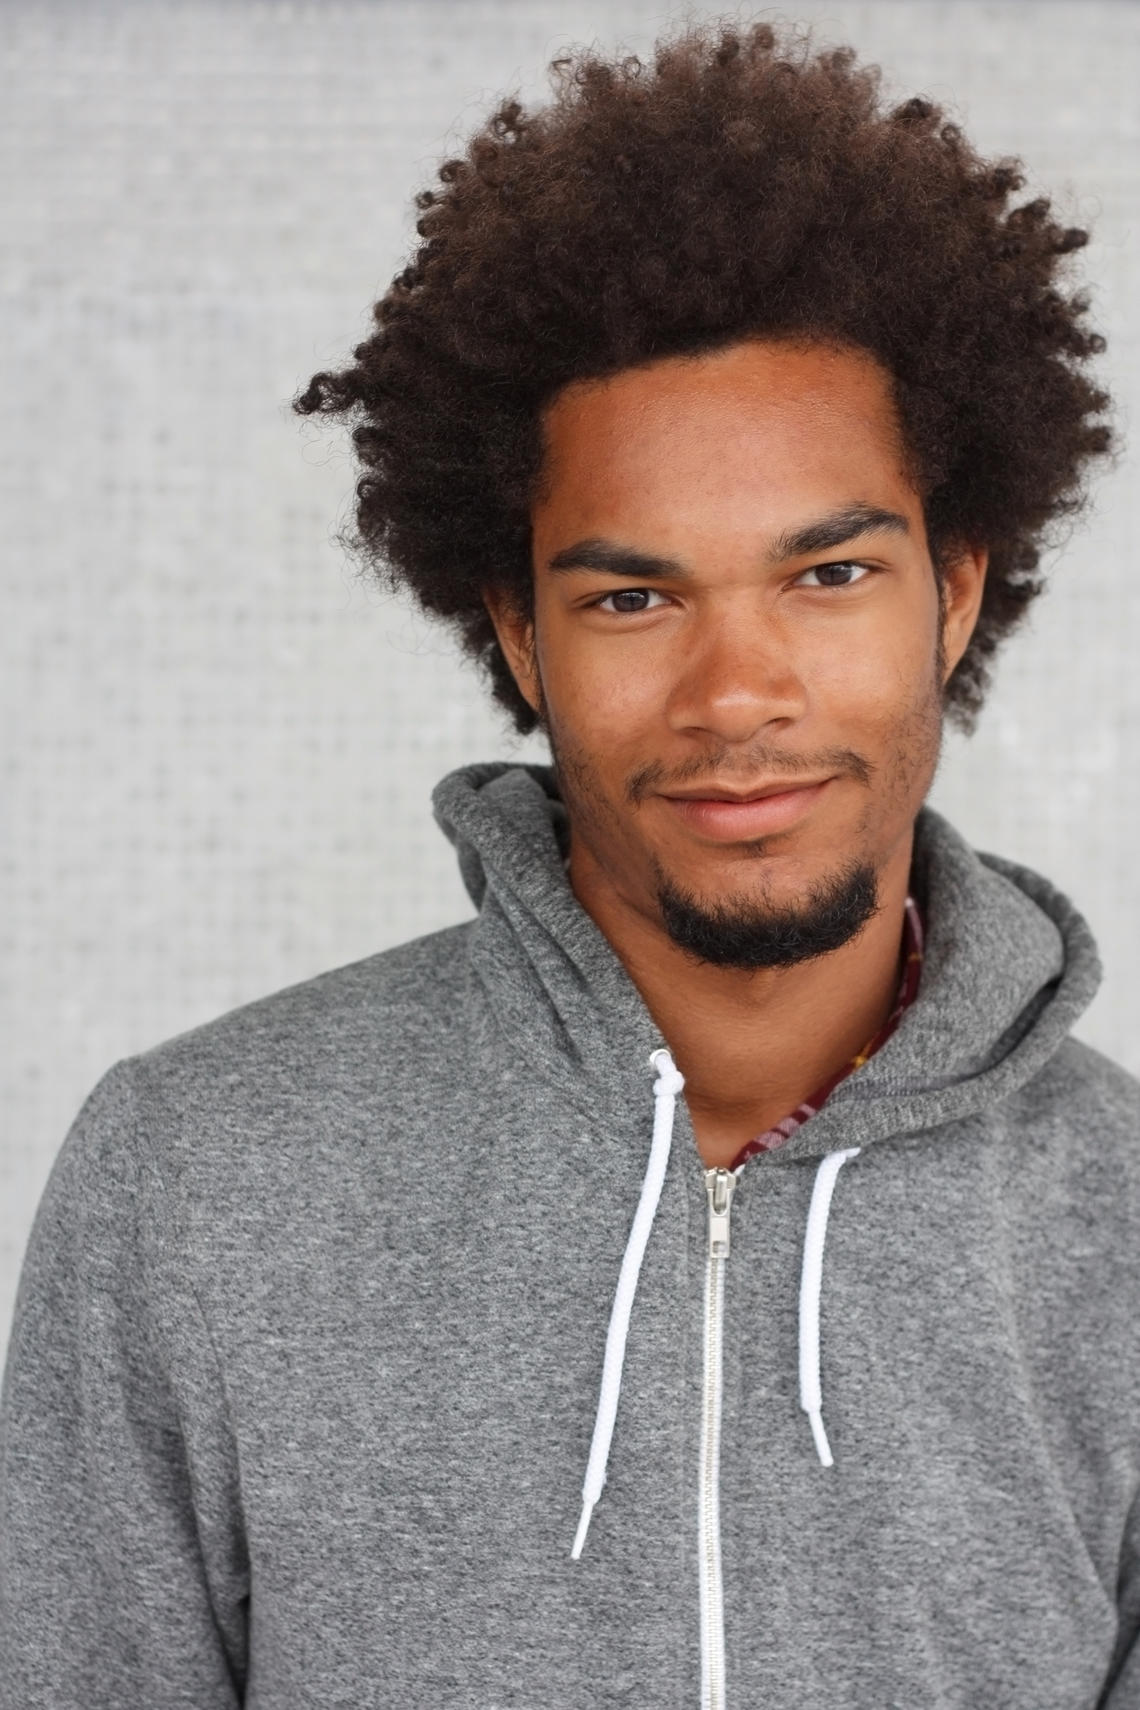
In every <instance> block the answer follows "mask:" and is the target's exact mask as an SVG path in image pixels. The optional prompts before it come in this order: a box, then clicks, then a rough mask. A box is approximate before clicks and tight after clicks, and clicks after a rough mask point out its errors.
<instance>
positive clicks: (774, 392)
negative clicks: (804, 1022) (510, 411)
mask: <svg viewBox="0 0 1140 1710" xmlns="http://www.w3.org/2000/svg"><path fill="white" fill-rule="evenodd" d="M544 425H545V434H546V446H547V457H546V462H545V466H544V477H545V479H544V483H543V490H542V494H541V497H540V498H539V499H538V501H537V503H536V504H535V506H534V510H533V519H532V520H533V561H534V622H533V627H530V626H528V625H526V624H524V623H523V622H522V621H521V620H520V619H519V618H518V617H512V616H511V614H510V613H509V612H506V611H505V610H504V609H503V608H502V607H501V606H500V605H499V604H498V603H497V602H492V604H493V611H494V615H495V617H496V623H497V626H498V629H499V634H500V638H501V640H502V641H503V644H504V646H505V648H506V651H507V656H508V658H509V660H510V661H511V664H512V668H513V669H514V671H515V674H516V677H517V679H518V681H519V684H520V687H521V688H522V691H523V693H524V694H525V695H526V696H527V698H528V700H529V701H530V702H531V704H532V705H533V706H535V707H536V708H538V709H539V710H540V712H541V715H542V718H543V721H544V724H545V726H546V729H547V733H548V735H549V738H550V742H551V746H552V750H553V753H554V758H555V762H556V765H557V768H558V773H559V777H560V781H561V787H562V790H563V795H564V799H565V801H566V805H567V808H568V811H569V816H570V824H571V838H572V872H573V874H574V877H575V884H576V888H578V889H579V894H580V895H582V894H583V887H584V888H585V890H586V891H587V892H589V893H591V894H593V895H594V896H597V895H598V890H599V887H601V888H602V889H604V890H605V891H606V892H607V893H608V895H609V897H610V899H611V901H613V902H615V903H617V904H619V905H620V906H623V907H625V908H627V909H630V908H631V909H633V910H635V911H636V912H637V913H638V914H640V915H642V916H644V917H646V918H647V919H649V920H652V921H654V922H655V923H657V924H658V925H661V924H664V925H665V927H666V929H667V930H669V931H670V933H671V934H672V935H673V936H674V937H676V938H677V939H678V941H679V942H684V933H685V931H686V930H687V928H685V926H684V923H683V921H684V917H685V916H686V914H687V916H688V918H689V921H690V926H691V923H692V920H693V919H696V920H698V921H700V920H701V919H705V920H707V921H710V922H713V923H714V925H715V923H716V922H717V921H719V922H720V923H721V924H722V925H724V924H726V923H727V924H728V926H729V928H730V934H729V935H730V937H731V929H732V923H733V922H735V923H736V928H743V929H744V930H745V935H746V936H747V928H748V924H749V923H750V922H751V923H752V925H753V927H756V926H758V927H759V931H760V939H761V943H763V942H768V941H771V942H772V943H779V942H781V941H782V940H781V934H783V935H784V938H783V941H785V942H786V945H791V946H792V949H791V950H789V951H788V953H786V954H784V955H783V957H782V958H781V957H780V956H779V955H775V954H774V955H772V956H769V957H765V955H764V954H763V951H762V949H761V950H760V951H759V952H757V953H755V954H754V953H753V952H752V951H747V952H745V953H744V954H743V955H742V956H737V957H735V958H734V956H733V955H732V954H731V953H729V954H726V955H724V956H723V957H720V958H718V957H717V956H716V955H711V956H709V957H708V958H706V959H711V960H717V959H721V960H725V961H728V962H732V961H734V960H735V962H736V964H737V965H749V958H750V956H751V961H752V964H753V965H761V964H763V963H764V962H765V960H767V961H769V962H771V961H779V960H781V959H782V960H784V961H794V960H797V959H801V956H802V955H803V954H817V953H819V949H820V948H824V949H826V948H834V947H837V944H838V943H839V942H843V941H844V939H845V937H849V936H851V935H852V933H853V932H854V931H857V930H858V928H859V926H860V925H862V924H863V922H864V921H865V920H866V918H867V916H868V914H869V912H871V910H873V907H874V904H875V896H876V888H877V882H878V879H879V877H880V876H881V875H882V874H883V872H884V871H885V869H886V867H887V865H888V864H889V863H890V862H891V861H892V859H893V860H895V861H896V862H897V861H898V860H900V859H909V847H910V835H911V829H912V826H913V822H914V817H915V815H916V813H917V811H918V809H919V807H920V806H921V803H922V800H923V798H924V796H925V794H926V792H927V789H928V788H929V785H930V782H931V779H932V777H933V774H934V768H935V765H936V763H937V757H938V748H939V737H940V728H941V690H942V682H943V678H944V676H945V674H946V673H947V672H948V671H949V670H950V669H951V668H952V667H953V665H954V664H955V663H956V662H957V660H958V658H959V657H960V656H961V653H962V651H963V650H964V648H965V645H966V642H967V640H968V639H969V632H970V628H971V627H972V624H973V619H974V616H975V615H976V610H977V602H978V599H979V598H980V593H981V582H982V576H983V574H984V555H983V554H973V555H971V554H966V555H965V556H964V558H963V560H962V562H961V563H960V564H959V565H958V566H957V568H956V569H955V570H954V571H953V572H952V574H951V575H950V577H949V578H948V581H947V587H946V592H945V601H944V604H945V614H944V617H943V616H942V614H940V603H939V596H938V589H937V584H936V581H935V576H934V571H933V568H932V564H931V558H930V552H929V549H928V546H927V541H926V534H925V529H924V525H923V516H922V506H921V501H920V499H919V496H918V494H917V493H916V492H915V490H914V488H913V487H912V486H911V484H910V482H909V480H908V479H907V476H906V474H905V472H904V467H903V460H902V455H901V448H900V442H899V435H898V428H897V424H896V419H895V412H894V409H893V405H892V402H891V396H890V390H889V384H888V381H887V379H886V377H885V375H884V374H883V372H882V370H881V369H880V368H879V367H878V366H877V364H876V363H875V362H874V361H873V360H872V359H871V358H870V357H868V356H866V355H863V354H861V353H856V352H852V351H842V350H836V349H832V348H829V347H825V346H820V345H813V346H793V345H791V344H787V343H765V342H760V341H755V342H749V343H742V344H738V345H734V346H732V347H730V348H728V349H726V350H723V351H719V352H716V353H714V354H711V355H705V356H701V357H696V358H684V359H675V358H670V359H667V360H663V361H660V362H658V363H655V364H653V365H650V366H646V367H644V368H638V369H631V370H627V371H624V372H622V373H619V374H618V375H616V376H614V377H612V378H609V379H606V380H602V381H596V382H588V383H582V384H576V385H574V386H571V387H568V388H567V389H566V390H565V391H563V392H562V393H560V394H559V395H558V397H557V398H556V399H555V400H554V402H553V404H552V405H551V406H550V408H549V409H548V411H547V413H546V416H545V423H544ZM860 897H861V899H862V900H861V901H860ZM828 910H830V911H831V914H832V916H836V910H838V916H837V917H836V920H833V922H832V924H831V926H830V927H829V928H828V929H827V930H829V931H830V932H831V936H832V939H836V934H837V933H838V938H837V939H836V942H835V943H831V942H828V943H822V942H821V943H820V944H819V945H817V947H816V948H815V949H814V950H813V949H812V948H810V946H811V943H812V942H813V940H812V939H811V933H810V930H809V933H808V938H807V939H806V940H804V941H803V942H804V943H806V944H807V945H808V948H807V949H804V948H803V947H802V945H801V949H800V952H798V953H797V952H796V950H795V948H794V946H795V944H796V943H797V942H799V940H797V939H796V932H795V928H796V923H797V922H799V923H800V925H801V926H802V925H803V923H804V922H805V921H806V922H807V923H808V925H809V927H810V923H811V919H812V918H813V917H819V916H820V914H821V911H822V913H823V914H824V915H826V914H827V912H828ZM678 911H679V912H678ZM678 921H680V922H681V925H680V926H678ZM844 921H846V925H844ZM789 930H790V931H791V937H790V938H789V937H788V931H789ZM765 934H766V935H767V936H766V937H765ZM698 936H699V931H698ZM825 936H826V932H825ZM801 937H802V934H801ZM817 937H818V934H817ZM715 939H716V932H715V930H714V932H713V937H712V940H711V942H715ZM688 947H690V948H691V947H692V946H691V945H690V946H688ZM754 950H755V946H753V951H754Z"/></svg>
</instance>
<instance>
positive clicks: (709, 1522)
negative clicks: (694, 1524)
mask: <svg viewBox="0 0 1140 1710" xmlns="http://www.w3.org/2000/svg"><path fill="white" fill-rule="evenodd" d="M724 1266H725V1261H724V1259H723V1258H719V1257H717V1256H715V1255H714V1254H712V1253H710V1254H709V1256H708V1262H707V1266H706V1270H705V1371H704V1379H705V1383H704V1412H703V1418H702V1422H701V1498H700V1506H701V1513H700V1535H701V1546H700V1547H701V1554H700V1592H701V1710H724V1702H725V1700H724V1587H723V1583H722V1578H721V1561H720V1416H721V1328H722V1322H721V1321H722V1317H723V1312H724Z"/></svg>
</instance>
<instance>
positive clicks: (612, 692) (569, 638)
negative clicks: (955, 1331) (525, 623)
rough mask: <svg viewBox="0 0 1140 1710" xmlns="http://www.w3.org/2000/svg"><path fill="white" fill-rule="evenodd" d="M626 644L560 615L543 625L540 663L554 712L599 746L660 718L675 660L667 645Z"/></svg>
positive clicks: (609, 745)
mask: <svg viewBox="0 0 1140 1710" xmlns="http://www.w3.org/2000/svg"><path fill="white" fill-rule="evenodd" d="M644 642H645V638H644V637H643V638H642V645H640V646H638V647H636V648H630V647H628V645H627V646H625V647H623V646H622V645H621V643H620V640H619V638H618V637H617V636H614V637H612V638H609V637H601V636H599V635H598V634H597V632H596V631H590V630H587V629H585V628H583V627H579V626H578V625H576V624H574V623H562V624H560V623H559V621H558V618H557V617H554V618H553V619H552V620H551V621H548V622H547V623H546V624H540V626H539V629H538V648H537V657H538V666H539V672H540V674H541V677H542V683H543V692H544V695H545V697H546V702H547V706H548V708H549V710H550V713H551V715H552V716H553V717H554V718H556V719H557V720H558V721H559V723H561V724H563V725H564V726H566V727H568V728H569V729H571V730H573V731H574V733H575V735H576V737H578V738H579V739H580V740H581V741H582V742H583V744H584V745H585V746H588V747H592V748H595V749H598V750H604V749H606V748H613V747H618V746H620V745H622V744H623V743H624V742H626V741H628V740H630V739H636V736H637V733H638V732H639V731H645V730H646V729H647V728H651V727H652V726H653V725H655V724H657V723H659V722H660V720H661V717H662V714H663V709H664V706H665V703H666V700H667V698H668V692H669V683H670V681H671V666H670V663H669V655H668V649H667V647H665V646H663V645H659V646H657V647H653V646H647V645H645V644H644Z"/></svg>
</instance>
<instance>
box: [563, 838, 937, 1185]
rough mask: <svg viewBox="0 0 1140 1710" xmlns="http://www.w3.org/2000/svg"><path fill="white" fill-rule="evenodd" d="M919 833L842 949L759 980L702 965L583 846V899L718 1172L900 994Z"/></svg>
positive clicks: (847, 1052) (886, 872) (896, 858)
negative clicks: (656, 1038) (637, 996)
mask: <svg viewBox="0 0 1140 1710" xmlns="http://www.w3.org/2000/svg"><path fill="white" fill-rule="evenodd" d="M912 844H913V833H911V834H908V836H907V837H906V839H905V840H904V842H903V843H902V844H900V846H899V847H898V848H897V849H896V850H895V851H894V852H893V853H892V856H891V858H890V860H889V861H888V863H887V865H886V867H885V868H884V869H883V870H882V871H881V872H880V874H879V880H878V890H879V909H878V912H877V913H876V914H875V915H874V917H873V918H872V919H871V920H870V921H869V922H868V924H867V925H866V926H865V927H864V928H863V930H862V931H861V932H860V933H858V934H857V936H856V937H855V938H853V939H852V940H851V941H850V943H848V944H845V945H843V946H842V947H841V948H840V949H839V950H834V951H831V952H830V953H829V954H828V955H826V956H820V957H817V958H816V959H815V960H814V961H810V962H801V963H798V964H796V965H795V966H793V967H790V968H761V969H757V970H755V971H754V972H752V971H745V970H741V969H735V968H719V967H715V966H712V965H711V964H709V963H705V962H698V961H696V960H695V959H694V958H693V957H691V956H690V955H688V954H687V953H686V952H685V951H683V950H680V949H679V948H678V947H677V946H676V945H675V944H674V943H673V942H672V940H671V939H670V938H669V937H668V936H667V934H666V933H665V932H664V930H663V929H662V927H661V926H660V925H659V924H658V923H657V922H656V921H654V920H651V919H649V918H647V916H646V915H645V914H644V913H642V912H640V911H639V910H638V909H636V908H634V907H633V906H632V905H631V904H629V903H628V902H626V901H625V900H624V899H623V898H622V897H621V896H620V895H619V894H618V893H617V892H616V891H615V890H614V889H613V888H612V886H610V885H609V884H608V883H606V881H605V878H604V875H603V874H602V873H601V871H600V869H598V868H597V867H596V866H595V865H594V863H593V862H592V861H591V860H590V858H589V856H588V854H587V853H586V852H585V851H583V850H581V849H572V853H571V862H570V880H571V885H572V886H573V889H574V892H575V895H576V896H577V897H578V900H579V902H580V903H581V904H582V906H583V908H585V909H586V911H587V913H588V914H590V915H591V916H592V917H593V919H594V920H595V922H596V923H597V925H598V926H599V927H600V928H601V930H602V931H603V932H604V933H605V935H606V937H607V938H608V939H609V941H610V943H611V944H612V945H613V948H614V950H615V951H616V953H617V955H618V956H619V957H620V959H621V961H622V963H623V964H624V966H625V968H626V971H627V973H628V974H629V976H630V978H631V979H632V980H633V982H634V984H635V985H636V987H637V989H638V991H639V992H640V993H641V996H642V998H643V999H644V1001H645V1004H646V1007H647V1008H648V1010H649V1012H650V1014H651V1015H652V1016H653V1019H654V1021H655V1022H656V1023H657V1025H658V1027H659V1028H660V1029H661V1034H662V1037H663V1038H664V1039H665V1040H666V1042H667V1043H668V1045H669V1048H670V1050H671V1051H672V1053H673V1057H674V1060H675V1062H676V1064H677V1067H678V1068H679V1069H680V1071H681V1073H682V1074H683V1075H684V1077H685V1099H686V1102H687V1103H688V1106H689V1111H690V1113H691V1115H692V1119H693V1127H694V1130H695V1132H696V1137H697V1146H698V1150H699V1152H700V1155H701V1159H702V1161H703V1162H704V1163H705V1165H706V1166H707V1167H710V1168H711V1167H727V1166H728V1165H729V1164H731V1163H732V1161H733V1159H734V1158H735V1157H736V1155H737V1153H738V1152H739V1151H740V1149H741V1148H742V1147H743V1146H744V1145H746V1144H747V1142H748V1141H749V1140H750V1139H751V1138H752V1137H753V1136H754V1135H756V1134H761V1133H763V1132H764V1131H765V1129H768V1128H771V1127H773V1126H774V1125H775V1124H776V1123H777V1122H779V1121H780V1120H781V1118H782V1117H785V1116H787V1115H788V1114H789V1112H790V1111H792V1110H794V1109H795V1108H796V1106H797V1105H798V1104H800V1103H802V1101H803V1100H804V1099H806V1098H809V1097H810V1096H811V1094H812V1093H813V1092H814V1091H815V1090H816V1088H817V1087H819V1086H821V1085H822V1084H823V1083H824V1082H826V1081H827V1080H828V1079H829V1078H830V1077H831V1076H833V1075H836V1074H838V1073H839V1072H840V1071H841V1070H842V1069H844V1068H845V1067H846V1066H847V1064H849V1063H850V1062H851V1060H852V1058H854V1057H855V1056H856V1055H857V1054H858V1052H859V1051H861V1050H862V1048H863V1047H864V1046H865V1045H866V1044H867V1042H868V1041H869V1040H870V1039H872V1038H873V1037H874V1035H875V1034H876V1033H877V1032H878V1030H879V1028H880V1027H881V1026H882V1025H883V1023H884V1022H885V1020H886V1019H887V1016H888V1015H889V1014H890V1011H891V1007H892V1005H893V1002H894V998H895V995H896V993H897V990H898V982H899V965H900V951H901V945H902V934H903V922H904V912H905V907H906V896H907V885H908V881H909V875H910V861H911V851H912Z"/></svg>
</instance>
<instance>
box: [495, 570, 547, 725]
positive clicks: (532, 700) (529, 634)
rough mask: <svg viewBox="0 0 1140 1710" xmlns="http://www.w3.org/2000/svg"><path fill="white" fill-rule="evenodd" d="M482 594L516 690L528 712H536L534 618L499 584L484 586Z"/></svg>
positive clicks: (538, 695) (538, 690)
mask: <svg viewBox="0 0 1140 1710" xmlns="http://www.w3.org/2000/svg"><path fill="white" fill-rule="evenodd" d="M482 598H483V604H484V605H485V606H486V608H487V613H488V616H489V617H490V619H491V622H492V623H493V624H494V626H495V635H496V637H497V638H498V642H499V646H500V647H501V648H502V650H503V657H504V658H505V659H506V661H507V664H508V665H509V667H510V671H511V676H512V677H513V678H514V680H515V683H516V684H517V686H518V691H519V694H520V695H521V696H522V698H523V700H524V701H525V702H526V704H527V705H528V706H529V707H530V709H531V711H532V712H536V713H537V712H540V710H541V707H542V689H541V684H540V682H539V676H538V660H537V658H536V657H535V648H534V619H533V618H532V617H528V616H527V614H526V613H525V612H524V611H522V610H521V609H520V607H519V605H518V602H517V601H516V600H513V599H511V597H510V596H509V595H508V594H507V593H505V592H504V591H503V589H502V588H484V589H483V590H482Z"/></svg>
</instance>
